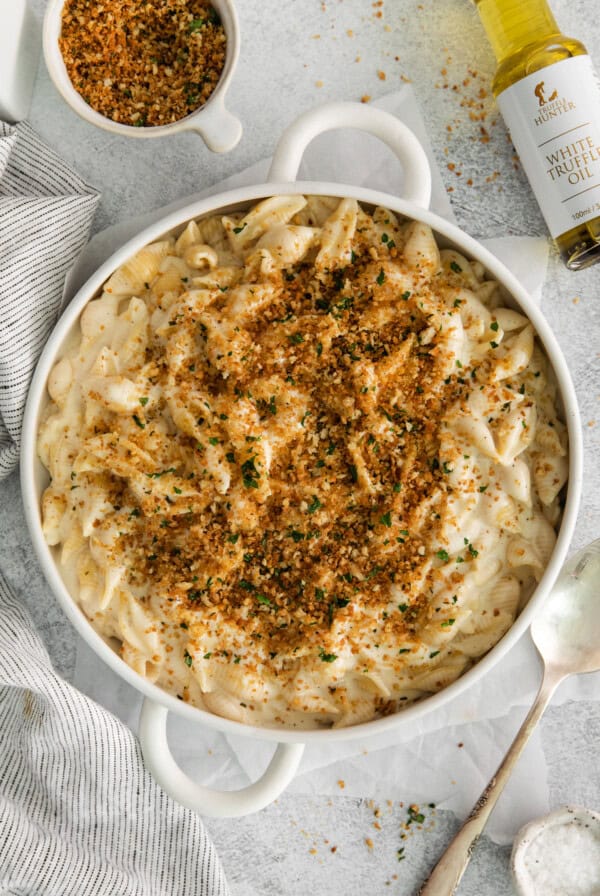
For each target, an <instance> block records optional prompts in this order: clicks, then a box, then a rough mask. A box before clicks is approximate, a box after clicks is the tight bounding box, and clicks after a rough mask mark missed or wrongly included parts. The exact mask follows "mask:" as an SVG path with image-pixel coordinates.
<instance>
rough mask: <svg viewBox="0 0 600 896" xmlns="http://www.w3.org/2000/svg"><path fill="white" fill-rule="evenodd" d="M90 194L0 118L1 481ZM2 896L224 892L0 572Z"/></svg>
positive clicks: (199, 828)
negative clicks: (61, 667) (61, 671)
mask: <svg viewBox="0 0 600 896" xmlns="http://www.w3.org/2000/svg"><path fill="white" fill-rule="evenodd" d="M98 198H99V196H98V194H97V192H96V191H95V190H93V189H92V188H90V187H88V186H87V185H86V184H85V183H84V182H83V181H82V180H81V179H80V178H79V177H78V175H77V174H75V173H74V172H73V171H71V170H70V169H69V168H68V167H67V166H66V165H65V163H64V162H63V161H62V160H61V159H60V158H59V157H58V156H57V155H56V154H55V153H54V152H53V151H52V150H50V149H49V148H48V147H46V146H45V145H44V144H43V143H42V142H41V141H40V139H39V138H38V137H37V136H36V135H35V134H34V133H33V131H31V130H30V128H29V127H28V126H27V125H26V124H20V125H17V126H16V127H11V126H9V125H5V124H3V123H1V122H0V478H3V477H4V476H6V475H7V474H8V473H9V472H10V471H11V470H12V469H13V468H14V466H15V465H16V463H17V460H18V456H19V434H20V427H21V421H22V415H23V409H24V404H25V399H26V395H27V389H28V386H29V382H30V379H31V374H32V372H33V369H34V367H35V363H36V361H37V358H38V355H39V353H40V351H41V349H42V347H43V344H44V342H45V340H46V338H47V336H48V334H49V332H50V330H51V328H52V326H53V324H54V322H55V320H56V317H57V315H58V312H59V311H60V307H61V303H62V296H63V287H64V281H65V277H66V275H67V273H68V271H69V270H70V268H71V267H72V266H73V264H74V262H75V260H76V258H77V257H78V255H79V253H80V251H81V249H82V248H83V246H84V244H85V242H86V240H87V238H88V234H89V230H90V226H91V222H92V218H93V215H94V210H95V207H96V205H97V202H98ZM0 893H1V894H7V896H65V894H71V893H76V894H77V896H109V894H110V896H114V894H121V893H123V894H125V893H126V894H128V896H154V894H156V896H159V894H161V896H162V894H165V896H166V894H169V896H178V894H182V896H183V894H186V896H227V894H228V893H229V890H228V888H227V884H226V881H225V877H224V875H223V871H222V868H221V864H220V861H219V859H218V857H217V855H216V852H215V849H214V846H213V845H212V843H211V842H210V840H209V838H208V835H207V834H206V831H205V829H204V826H203V824H202V821H201V820H200V818H199V817H198V816H197V815H195V814H194V813H193V812H190V811H189V810H187V809H183V808H182V807H181V806H179V805H177V804H176V803H174V802H173V801H172V800H171V799H170V798H169V797H167V796H166V794H165V793H164V792H163V791H161V790H160V788H159V787H158V786H157V785H156V784H155V783H154V781H153V780H152V778H151V777H150V775H149V773H148V772H147V771H146V770H145V769H144V766H143V763H142V757H141V752H140V748H139V745H138V743H137V741H136V739H135V738H134V736H133V734H132V733H131V732H130V731H129V729H128V728H127V727H126V726H125V725H123V724H122V723H121V722H119V721H118V720H117V719H116V718H115V717H114V716H112V715H111V714H110V713H109V712H108V711H106V710H105V709H102V708H101V707H99V706H98V705H97V704H95V703H94V702H93V701H92V700H90V699H89V698H87V697H85V696H83V695H82V694H81V693H79V692H78V691H77V690H75V688H73V687H72V686H71V685H69V684H68V683H67V682H65V681H63V680H62V679H61V678H60V676H58V675H57V674H56V673H55V672H54V670H53V669H52V666H51V663H50V659H49V656H48V654H47V652H46V650H45V648H44V646H43V644H42V642H41V640H40V638H39V636H38V635H37V633H36V631H35V629H34V626H33V622H32V620H31V618H30V617H29V616H28V614H27V613H26V611H25V610H24V608H23V607H22V606H20V604H19V602H18V601H17V600H16V599H15V597H14V595H13V594H12V593H11V591H10V589H9V588H8V586H7V585H6V583H5V581H4V579H3V578H2V574H1V571H0Z"/></svg>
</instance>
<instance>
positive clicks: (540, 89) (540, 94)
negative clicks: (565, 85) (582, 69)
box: [533, 81, 558, 106]
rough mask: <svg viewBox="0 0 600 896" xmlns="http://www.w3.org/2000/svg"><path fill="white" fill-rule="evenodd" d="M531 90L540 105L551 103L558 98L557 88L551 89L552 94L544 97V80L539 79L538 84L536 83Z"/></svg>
mask: <svg viewBox="0 0 600 896" xmlns="http://www.w3.org/2000/svg"><path fill="white" fill-rule="evenodd" d="M533 92H534V93H535V95H536V96H537V98H538V102H539V104H540V106H545V105H546V103H551V102H552V101H553V100H555V99H557V98H558V90H553V91H552V94H551V95H550V96H549V97H548V99H546V95H545V94H546V90H545V81H540V83H539V84H536V85H535V89H534V91H533Z"/></svg>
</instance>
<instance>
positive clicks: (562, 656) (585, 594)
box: [419, 539, 600, 896]
mask: <svg viewBox="0 0 600 896" xmlns="http://www.w3.org/2000/svg"><path fill="white" fill-rule="evenodd" d="M531 636H532V638H533V642H534V644H535V646H536V647H537V649H538V652H539V654H540V656H541V658H542V662H543V665H544V675H543V678H542V683H541V685H540V689H539V691H538V694H537V697H536V699H535V702H534V704H533V706H532V707H531V709H530V711H529V713H528V715H527V718H526V719H525V721H524V722H523V724H522V726H521V729H520V730H519V733H518V734H517V736H516V737H515V739H514V741H513V743H512V745H511V747H510V748H509V750H508V753H507V754H506V756H505V757H504V760H503V761H502V763H501V764H500V766H499V768H498V770H497V772H496V774H495V775H494V777H493V778H492V779H491V781H490V783H489V784H488V786H487V787H486V789H485V790H484V791H483V793H482V794H481V796H480V797H479V799H478V800H477V803H476V804H475V806H474V807H473V810H472V812H471V814H470V815H469V817H468V818H467V820H466V821H465V823H464V824H463V826H462V828H461V829H460V830H459V832H458V833H457V834H456V836H455V837H454V839H453V840H452V842H451V843H450V845H449V846H448V848H447V849H446V852H445V853H444V854H443V856H442V857H441V859H440V860H439V862H438V863H437V865H436V866H435V868H434V869H433V871H432V872H431V874H430V876H429V877H428V879H427V880H426V882H425V883H424V884H423V886H422V887H421V889H420V890H419V896H451V894H452V893H454V891H455V890H456V887H457V886H458V884H459V882H460V879H461V878H462V876H463V874H464V872H465V869H466V867H467V865H468V863H469V859H470V858H471V852H472V851H473V847H474V846H475V843H476V842H477V839H478V837H479V835H480V834H481V832H482V831H483V829H484V827H485V824H486V822H487V820H488V818H489V816H490V814H491V812H492V809H493V808H494V806H495V805H496V801H497V800H498V797H499V796H500V794H501V793H502V790H503V788H504V785H505V784H506V782H507V781H508V779H509V777H510V774H511V772H512V770H513V768H514V766H515V764H516V762H517V760H518V758H519V756H520V755H521V753H522V752H523V748H524V747H525V744H526V743H527V741H528V740H529V736H530V734H531V733H532V731H533V729H534V728H535V726H536V725H537V723H538V722H539V720H540V718H541V717H542V713H543V712H544V710H545V709H546V706H547V705H548V703H549V702H550V700H551V698H552V695H553V694H554V691H555V690H556V688H557V687H558V685H559V684H560V682H561V681H563V679H565V678H567V677H568V676H569V675H576V674H578V673H581V672H597V671H598V670H600V539H598V540H597V541H593V542H592V543H591V544H589V545H588V546H587V547H585V548H583V550H581V551H579V552H578V553H576V554H575V555H574V556H573V557H572V558H571V559H570V560H569V561H568V562H567V563H566V564H565V566H564V567H563V569H562V570H561V572H560V575H559V577H558V579H557V581H556V584H555V586H554V588H553V590H552V592H551V594H550V596H549V597H548V600H547V602H546V603H545V604H544V606H543V608H542V609H541V611H540V613H539V615H538V616H537V617H536V619H535V620H534V621H533V624H532V626H531Z"/></svg>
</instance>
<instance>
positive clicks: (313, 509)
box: [306, 495, 323, 513]
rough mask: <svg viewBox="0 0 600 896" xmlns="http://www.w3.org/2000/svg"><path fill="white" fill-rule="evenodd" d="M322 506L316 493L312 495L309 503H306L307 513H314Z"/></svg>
mask: <svg viewBox="0 0 600 896" xmlns="http://www.w3.org/2000/svg"><path fill="white" fill-rule="evenodd" d="M322 506H323V505H322V504H321V502H320V501H319V499H318V497H317V496H316V495H313V496H312V501H311V502H310V504H309V505H308V507H307V508H306V509H307V511H308V512H309V513H315V512H316V511H317V510H318V509H319V507H322Z"/></svg>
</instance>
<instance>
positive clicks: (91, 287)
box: [21, 103, 582, 816]
mask: <svg viewBox="0 0 600 896" xmlns="http://www.w3.org/2000/svg"><path fill="white" fill-rule="evenodd" d="M339 127H354V128H358V129H361V130H366V131H369V132H370V133H372V134H374V135H375V136H377V137H378V138H380V139H381V140H383V141H384V142H385V143H386V144H387V145H388V146H389V147H390V148H391V149H392V150H393V151H394V152H395V153H396V155H397V156H398V157H399V159H400V161H401V162H402V165H403V169H404V174H405V183H406V184H407V190H406V192H407V193H408V198H406V199H398V198H396V197H394V196H391V195H388V194H385V193H380V192H376V191H373V190H368V189H364V188H357V187H352V186H347V185H340V184H334V183H320V182H296V181H294V178H295V176H296V173H297V170H298V166H299V163H300V160H301V157H302V154H303V152H304V149H305V148H306V146H307V144H308V143H309V142H310V141H311V140H312V139H313V138H314V137H315V136H316V135H317V134H319V133H321V132H322V131H326V130H330V129H335V128H339ZM430 189H431V177H430V172H429V167H428V163H427V160H426V156H425V153H424V151H423V149H422V148H421V146H420V144H419V143H418V141H417V140H416V138H415V137H414V135H413V134H412V133H411V132H410V131H409V130H408V129H407V128H406V127H405V126H404V125H402V124H401V123H400V122H399V121H398V120H397V119H395V118H394V117H392V116H391V115H389V114H387V113H385V112H382V111H381V110H378V109H374V108H371V107H368V106H365V105H358V104H353V103H341V104H330V105H326V106H322V107H320V108H317V109H316V110H314V111H312V112H309V113H306V114H305V115H303V116H301V117H300V118H299V119H298V120H297V121H296V122H295V123H294V124H293V125H292V126H291V127H290V128H289V129H288V130H287V131H286V132H285V133H284V134H283V136H282V138H281V140H280V142H279V145H278V147H277V150H276V152H275V156H274V160H273V164H272V166H271V170H270V175H269V182H268V183H266V184H259V185H256V186H251V187H245V188H241V189H238V190H234V191H231V192H228V193H223V194H220V195H218V196H214V197H211V198H210V199H206V200H202V201H200V202H196V203H194V204H193V205H189V206H187V207H186V208H183V209H181V210H179V211H177V212H175V213H173V214H171V215H169V216H167V217H165V218H163V219H162V220H161V221H159V222H157V223H155V224H153V225H152V226H151V227H149V228H147V229H146V230H144V231H143V232H142V233H141V234H139V235H138V236H137V237H135V238H134V239H132V240H130V241H129V242H128V243H127V244H126V245H125V246H123V248H122V249H120V250H119V251H118V252H116V253H115V254H114V255H113V256H112V257H111V258H110V259H109V260H108V261H107V262H106V263H105V264H104V265H102V267H101V268H100V269H99V270H98V271H97V272H96V274H95V275H94V276H93V277H91V278H90V280H89V281H88V282H87V283H86V284H85V286H84V287H82V289H81V290H80V291H79V293H78V294H77V296H76V297H75V298H74V299H73V301H72V302H71V304H70V305H69V306H68V308H67V309H66V310H65V312H64V314H63V315H62V317H61V319H60V321H59V322H58V324H57V326H56V328H55V330H54V332H53V333H52V335H51V337H50V339H49V340H48V343H47V345H46V347H45V349H44V352H43V354H42V356H41V358H40V361H39V364H38V367H37V370H36V372H35V375H34V378H33V381H32V384H31V388H30V392H29V397H28V402H27V407H26V412H25V418H24V425H23V436H22V456H21V482H22V492H23V500H24V504H25V514H26V519H27V523H28V526H29V530H30V533H31V538H32V541H33V545H34V549H35V552H36V554H37V557H38V559H39V561H40V564H41V566H42V570H43V572H44V574H45V576H46V578H47V580H48V582H49V584H50V585H51V587H52V589H53V591H54V593H55V594H56V596H57V598H58V600H59V602H60V604H61V606H62V607H63V609H64V611H65V613H66V614H67V616H68V617H69V619H70V620H71V622H72V623H73V625H74V626H75V628H76V629H77V631H78V632H79V633H80V634H81V636H82V637H83V638H84V639H85V640H86V641H87V643H88V644H89V645H90V646H91V648H92V649H93V650H94V651H95V652H96V653H97V654H98V655H99V656H100V657H101V658H102V659H103V660H104V661H105V662H106V663H107V664H108V665H109V666H110V667H111V668H112V669H113V670H114V671H115V672H117V674H119V675H120V676H122V677H123V678H124V679H125V680H126V681H127V682H129V683H130V684H131V685H132V686H133V687H135V688H137V689H138V690H139V691H140V692H141V693H142V694H143V695H144V698H145V700H144V705H143V709H142V714H141V719H140V731H139V734H140V739H141V743H142V750H143V753H144V757H145V760H146V763H147V765H148V767H149V769H150V770H151V772H152V773H153V774H154V776H155V777H156V779H157V780H158V781H159V783H160V784H161V785H162V786H163V787H164V789H165V790H166V791H167V792H169V793H170V794H171V795H172V796H173V797H174V798H175V799H177V800H178V801H179V802H180V803H182V804H183V805H186V806H188V807H190V808H193V809H196V810H197V811H199V812H201V813H203V814H208V815H214V816H236V815H242V814H246V813H249V812H252V811H257V810H258V809H260V808H262V807H264V806H265V805H267V804H268V803H269V802H271V801H272V800H273V799H275V798H276V797H277V796H278V794H279V793H280V792H281V791H282V790H283V789H284V788H285V787H286V785H287V784H288V783H289V781H290V780H291V779H292V778H293V776H294V774H295V772H296V769H297V767H298V764H299V762H300V758H301V755H302V750H303V744H304V743H308V742H310V743H319V742H322V741H328V742H331V741H341V740H349V739H352V738H358V737H365V736H370V735H374V734H377V733H380V732H384V731H388V730H390V729H394V728H400V727H402V726H405V727H406V726H407V725H410V724H411V723H412V722H413V721H414V720H415V719H416V718H418V717H421V716H423V715H424V714H425V713H427V712H431V711H432V710H433V709H435V708H436V707H439V706H440V705H442V704H444V703H446V702H448V701H449V700H450V699H452V697H454V696H456V695H457V694H458V693H459V692H461V691H462V690H463V689H465V688H467V687H468V686H469V685H470V684H472V683H474V682H475V681H477V680H479V679H480V678H481V677H482V676H483V675H485V673H486V671H487V670H488V669H490V668H491V667H492V666H494V665H495V664H496V663H497V662H498V661H499V660H500V659H501V658H502V656H503V655H504V654H505V653H506V652H507V651H508V650H509V649H510V648H511V647H512V646H513V645H514V644H515V642H516V641H517V640H518V639H519V638H520V637H521V635H522V634H523V633H524V632H525V631H526V629H527V628H528V626H529V624H530V622H531V620H532V618H533V615H534V613H535V612H536V611H537V610H538V609H539V607H540V606H541V604H542V603H543V600H544V597H545V596H546V595H547V594H548V592H549V589H550V588H551V586H552V584H553V582H554V580H555V578H556V576H557V574H558V572H559V570H560V568H561V566H562V564H563V562H564V560H565V557H566V553H567V549H568V546H569V542H570V540H571V536H572V534H573V529H574V526H575V520H576V514H577V507H578V502H579V496H580V491H581V472H582V437H581V429H580V422H579V415H578V410H577V403H576V397H575V392H574V389H573V385H572V382H571V378H570V375H569V371H568V368H567V365H566V362H565V360H564V357H563V355H562V352H561V350H560V348H559V346H558V344H557V342H556V339H555V338H554V336H553V334H552V331H551V330H550V328H549V326H548V324H547V323H546V321H545V319H544V317H543V316H542V314H541V313H540V311H539V310H538V309H537V307H536V306H535V305H534V303H533V302H532V300H531V299H530V298H529V296H528V295H527V293H526V292H525V291H524V289H523V288H522V287H521V285H520V284H519V283H518V281H517V280H516V279H515V277H514V276H513V275H512V274H511V273H510V272H509V271H508V270H507V269H506V268H505V267H504V266H503V265H502V264H501V263H500V262H499V261H498V260H497V259H496V258H495V257H494V256H493V255H492V254H491V253H489V252H488V251H487V250H486V249H484V248H483V247H482V246H481V245H480V244H479V243H477V242H476V241H475V240H474V239H472V238H471V237H469V236H468V235H467V234H465V233H464V232H463V231H461V230H460V229H459V228H457V227H456V226H455V225H453V224H450V223H448V222H447V221H445V220H443V219H442V218H439V217H438V216H437V215H435V214H433V213H432V212H429V211H428V210H427V208H426V206H427V204H428V202H429V198H430ZM282 193H284V194H297V193H303V194H305V193H310V194H322V195H326V196H336V197H345V196H352V197H354V198H355V199H356V200H358V201H359V202H362V203H364V204H367V205H373V206H376V205H382V206H385V207H388V208H390V209H391V210H392V211H394V212H396V213H398V214H399V215H402V216H406V217H409V218H413V219H418V220H421V221H424V222H425V223H427V224H428V225H429V226H431V227H432V229H433V230H434V231H435V234H436V238H437V239H438V242H439V243H440V245H441V246H447V247H448V246H451V247H454V248H456V249H457V250H458V251H460V252H461V253H463V254H464V255H466V256H467V257H469V258H472V259H477V260H478V261H480V262H481V263H482V264H483V265H484V267H485V268H486V270H487V272H488V274H489V275H490V276H491V277H493V278H495V279H496V280H498V281H499V282H500V283H501V284H502V286H503V287H504V289H505V290H506V293H507V294H508V296H510V297H511V298H510V299H509V304H511V303H512V304H513V305H514V306H515V307H516V308H518V309H521V310H522V311H523V312H524V313H525V314H526V315H527V316H528V317H529V318H530V320H531V321H532V323H533V325H534V327H535V329H536V331H537V335H538V337H539V339H540V341H541V343H542V344H543V346H544V349H545V351H546V353H547V355H548V358H549V360H550V362H551V364H552V366H553V368H554V372H555V375H556V379H557V382H558V388H559V394H560V402H561V404H562V410H563V414H564V420H565V423H566V426H567V429H568V435H569V451H570V457H569V480H568V487H567V495H566V503H565V508H564V514H563V519H562V523H561V526H560V531H559V533H558V538H557V542H556V546H555V549H554V551H553V554H552V557H551V559H550V562H549V564H548V566H547V568H546V570H545V572H544V574H543V576H542V579H541V580H540V582H539V584H538V586H537V588H536V590H535V592H534V594H533V595H532V597H531V599H530V600H529V603H528V604H527V606H526V607H525V609H524V610H523V611H522V612H521V614H520V615H519V616H518V617H517V619H516V620H515V622H514V624H513V625H512V627H511V628H510V629H509V630H508V632H507V633H506V634H505V635H504V637H503V638H502V639H501V640H500V641H499V642H498V643H497V644H496V646H495V647H494V648H493V649H492V650H491V651H490V652H489V653H488V654H487V655H486V656H484V657H483V658H482V659H481V660H480V661H479V662H478V663H477V664H476V665H475V666H473V667H472V668H471V669H470V670H469V671H468V672H466V673H465V674H464V675H463V676H462V677H460V678H459V679H458V680H457V681H456V682H454V683H453V684H451V685H450V686H448V687H447V688H446V689H444V690H442V691H440V692H439V693H437V694H435V695H433V696H430V697H427V698H426V699H424V700H422V701H421V702H420V703H416V704H413V705H412V706H410V707H408V708H407V709H405V710H403V711H402V712H400V713H396V714H394V715H390V716H386V717H384V718H379V719H375V720H373V721H369V722H366V723H362V724H360V725H354V726H351V727H347V728H338V729H326V730H323V729H321V730H309V731H306V730H302V731H297V730H281V729H278V730H272V729H267V728H258V727H252V726H249V725H245V724H243V723H241V722H235V721H231V720H229V719H226V718H222V717H220V716H216V715H213V714H211V713H209V712H207V711H205V710H202V709H198V708H196V707H193V706H191V705H188V704H186V703H183V702H182V701H180V700H177V699H176V697H174V696H171V695H170V694H168V693H166V692H165V691H163V690H162V689H161V688H159V687H157V686H156V685H154V684H152V683H150V682H149V681H147V680H145V679H143V678H142V677H140V676H138V674H137V673H136V672H134V671H133V670H132V669H131V668H130V667H129V666H127V665H126V664H125V662H124V661H123V660H122V659H121V658H120V657H119V655H118V653H116V652H115V650H113V648H112V647H111V646H110V645H109V644H108V643H107V642H106V641H105V640H104V639H103V638H102V637H101V636H100V635H99V634H98V633H97V632H96V631H95V630H94V629H93V628H92V626H91V624H90V623H89V621H88V620H87V618H86V617H85V616H84V614H83V612H82V610H81V609H80V608H79V606H78V605H77V603H76V601H75V600H74V598H73V597H72V596H71V594H70V593H69V591H68V589H67V586H66V584H65V582H64V580H63V577H62V575H61V573H60V571H59V567H58V564H57V562H56V560H55V557H54V553H53V549H51V548H50V547H48V545H47V544H46V542H45V539H44V536H43V533H42V526H41V512H40V500H41V495H42V492H43V490H44V488H45V486H46V485H47V482H48V475H47V473H46V470H45V469H44V468H43V466H42V464H41V462H40V461H39V459H38V457H37V452H36V441H37V431H38V424H39V419H40V413H41V411H42V410H43V408H44V406H45V403H46V402H47V401H48V398H47V392H46V383H47V379H48V375H49V373H50V370H51V369H52V367H53V365H54V363H55V359H56V358H57V356H58V354H59V353H60V350H61V347H62V346H63V344H64V343H65V341H66V340H67V339H68V337H69V335H70V334H72V332H73V330H74V329H75V328H76V327H77V326H78V319H79V315H80V313H81V311H82V309H83V308H84V306H85V305H86V304H87V302H88V301H89V300H90V299H91V298H93V297H94V296H95V295H96V294H97V292H98V290H99V289H100V288H101V286H102V284H103V283H104V282H105V280H106V279H107V278H108V277H109V276H110V275H111V274H112V273H113V271H114V270H115V269H116V268H118V267H119V266H120V265H122V264H123V263H124V262H125V261H126V260H127V259H128V258H129V257H131V256H132V255H133V254H135V253H136V252H137V251H138V250H139V249H141V248H142V247H143V246H145V245H146V244H148V243H150V242H153V241H155V240H158V239H161V238H163V237H164V236H165V235H167V234H170V233H172V232H174V231H176V230H178V229H180V228H181V226H182V225H183V224H184V223H185V222H187V221H188V220H189V219H190V218H198V217H200V216H203V215H208V214H210V215H214V214H215V213H216V212H219V213H223V214H225V213H230V212H232V211H238V210H241V209H246V208H248V207H249V206H250V205H252V204H254V203H255V202H257V201H259V200H261V199H264V198H266V197H268V196H271V195H275V194H282ZM169 710H171V711H172V712H175V713H177V714H179V715H180V716H183V717H185V718H188V719H190V720H194V721H196V722H203V723H204V724H207V725H209V726H211V727H213V728H216V729H218V730H220V731H222V732H225V733H227V734H245V735H247V736H250V737H255V738H261V739H265V740H270V741H274V742H276V743H277V744H278V747H277V749H276V751H275V754H274V757H273V759H272V761H271V763H270V765H269V767H268V768H267V771H266V772H265V773H264V775H263V777H262V778H261V779H260V780H259V781H257V782H256V783H254V784H252V785H251V786H250V787H248V788H246V789H243V790H241V791H237V792H225V791H214V790H210V789H208V788H205V787H201V786H200V785H198V784H196V783H195V782H193V781H192V780H190V779H189V778H188V777H187V776H186V775H184V773H183V772H182V771H181V769H180V768H179V767H178V766H177V764H176V763H175V760H174V759H173V757H172V755H171V753H170V750H169V746H168V743H167V736H166V722H167V713H168V711H169Z"/></svg>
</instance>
